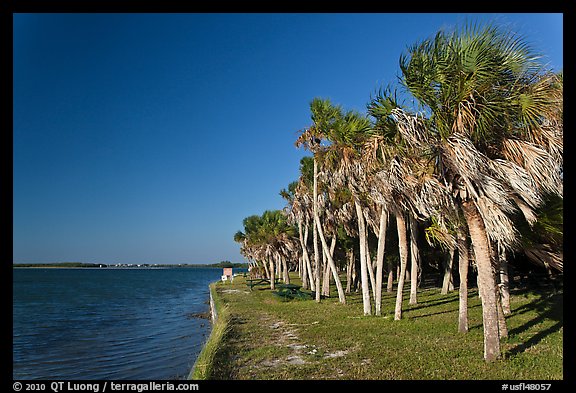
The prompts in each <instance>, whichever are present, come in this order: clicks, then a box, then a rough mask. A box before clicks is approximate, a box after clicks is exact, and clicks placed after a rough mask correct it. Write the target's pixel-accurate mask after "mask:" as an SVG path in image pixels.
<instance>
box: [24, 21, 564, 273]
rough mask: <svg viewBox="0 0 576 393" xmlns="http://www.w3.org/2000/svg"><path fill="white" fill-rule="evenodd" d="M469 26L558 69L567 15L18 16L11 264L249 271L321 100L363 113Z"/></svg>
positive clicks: (293, 172) (281, 203) (301, 153)
mask: <svg viewBox="0 0 576 393" xmlns="http://www.w3.org/2000/svg"><path fill="white" fill-rule="evenodd" d="M466 21H478V22H485V21H492V22H496V23H497V24H501V25H502V24H503V25H506V26H509V27H511V28H512V29H513V30H514V31H516V32H518V33H520V34H521V35H522V36H524V37H525V38H526V40H527V41H528V42H530V43H531V44H532V45H533V47H534V48H535V49H536V51H537V52H540V53H542V54H543V55H544V56H545V58H544V61H545V62H546V63H549V65H550V67H551V68H553V69H555V70H560V69H562V67H563V35H562V32H563V15H562V14H539V13H529V14H457V13H451V14H440V13H432V14H358V13H353V14H346V13H334V14H331V13H328V14H261V13H258V14H14V95H13V97H14V98H13V100H14V101H13V103H14V109H13V120H14V129H13V140H14V146H13V164H14V168H13V170H14V171H13V174H14V182H13V197H14V202H13V261H14V262H15V263H23V262H55V261H81V262H102V263H215V262H219V261H222V260H231V261H234V262H242V261H244V259H243V257H242V256H241V255H240V253H239V248H240V247H239V245H238V244H237V243H235V242H234V241H233V235H234V233H235V232H236V231H238V230H242V229H243V227H242V220H243V219H244V218H245V217H247V216H249V215H252V214H261V213H262V212H263V211H264V210H271V209H281V208H282V207H283V206H284V200H283V199H282V198H281V197H280V196H279V194H278V193H279V191H280V190H281V189H282V188H285V187H287V185H288V184H289V183H290V182H291V181H294V180H296V179H297V178H298V166H299V161H300V159H301V158H302V157H303V156H304V155H308V154H309V153H308V152H306V151H304V150H301V149H297V148H296V147H295V146H294V141H295V140H296V137H297V135H298V131H299V130H301V129H303V128H305V127H307V126H308V125H309V124H310V113H309V102H310V101H311V100H312V98H314V97H324V98H330V99H331V100H332V102H334V103H336V104H340V105H342V106H343V107H344V108H345V109H356V110H359V111H361V112H365V105H366V103H367V102H368V101H369V99H370V95H371V94H373V93H374V92H375V91H376V90H377V89H378V88H379V87H382V86H385V85H387V84H389V83H391V84H394V83H396V81H397V76H398V73H399V68H398V59H399V56H400V54H401V53H402V52H403V51H405V50H406V48H407V47H408V46H409V45H412V44H414V43H416V42H417V41H419V40H422V39H425V38H427V37H429V36H431V35H433V34H434V33H436V32H437V31H438V30H439V29H442V28H451V27H453V26H455V25H462V24H463V23H465V22H466Z"/></svg>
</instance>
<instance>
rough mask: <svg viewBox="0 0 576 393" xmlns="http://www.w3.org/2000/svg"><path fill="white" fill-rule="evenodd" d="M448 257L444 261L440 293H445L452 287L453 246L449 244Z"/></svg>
mask: <svg viewBox="0 0 576 393" xmlns="http://www.w3.org/2000/svg"><path fill="white" fill-rule="evenodd" d="M448 251H449V254H448V259H447V260H446V261H445V262H444V281H443V282H442V291H441V292H440V293H441V294H442V295H446V294H447V293H448V291H450V290H451V289H450V288H452V289H454V284H453V282H452V267H453V266H454V246H452V245H451V246H450V250H448Z"/></svg>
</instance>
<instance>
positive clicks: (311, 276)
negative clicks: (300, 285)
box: [304, 224, 316, 291]
mask: <svg viewBox="0 0 576 393" xmlns="http://www.w3.org/2000/svg"><path fill="white" fill-rule="evenodd" d="M309 228H310V226H309V225H308V224H306V226H305V227H304V245H305V247H306V248H305V251H304V257H305V258H306V271H307V273H308V283H309V284H310V289H311V290H312V291H316V285H315V284H314V271H313V270H312V262H310V254H308V248H307V246H306V245H307V244H308V233H309Z"/></svg>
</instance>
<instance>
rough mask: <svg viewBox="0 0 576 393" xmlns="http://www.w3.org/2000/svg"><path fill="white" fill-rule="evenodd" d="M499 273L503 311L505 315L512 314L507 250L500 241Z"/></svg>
mask: <svg viewBox="0 0 576 393" xmlns="http://www.w3.org/2000/svg"><path fill="white" fill-rule="evenodd" d="M497 247H498V273H499V279H500V280H499V281H500V285H499V288H500V298H501V300H502V311H503V312H504V315H509V314H510V281H509V278H508V261H507V260H506V250H505V249H504V247H502V245H501V244H500V243H498V246H497Z"/></svg>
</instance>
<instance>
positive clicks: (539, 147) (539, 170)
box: [400, 25, 562, 361]
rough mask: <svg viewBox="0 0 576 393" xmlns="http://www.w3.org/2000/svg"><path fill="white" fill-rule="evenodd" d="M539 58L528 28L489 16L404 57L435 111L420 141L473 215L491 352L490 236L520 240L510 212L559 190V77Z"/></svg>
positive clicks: (496, 344) (413, 88)
mask: <svg viewBox="0 0 576 393" xmlns="http://www.w3.org/2000/svg"><path fill="white" fill-rule="evenodd" d="M536 60H537V57H536V56H535V55H534V53H533V52H532V51H531V49H530V47H529V46H528V45H527V44H526V43H525V41H524V40H523V39H522V38H521V37H518V36H516V35H514V34H512V33H509V32H505V31H503V30H500V29H499V28H496V27H494V26H490V25H489V26H486V27H482V28H481V27H477V26H465V27H464V28H463V29H462V30H460V31H458V30H455V31H453V32H451V33H450V32H444V31H440V32H438V33H437V34H436V35H435V36H434V37H433V38H430V39H427V40H424V41H422V42H421V43H417V44H415V45H413V46H412V47H410V48H409V49H408V53H407V54H404V55H402V56H401V58H400V68H401V70H402V80H403V84H404V85H405V86H406V87H407V88H408V90H409V92H410V93H411V94H412V95H413V96H414V97H415V98H416V99H417V100H418V101H419V102H420V103H421V104H422V105H423V106H424V108H425V109H426V110H427V111H428V113H429V116H430V117H429V121H428V122H427V132H426V135H423V136H424V137H423V138H415V139H414V140H413V143H414V145H415V146H417V147H419V148H421V149H423V150H424V149H427V150H429V151H431V153H430V155H431V156H433V162H434V163H435V166H436V172H435V173H436V175H437V176H438V177H439V179H441V181H442V182H443V183H444V184H446V185H447V186H448V187H449V188H450V189H451V190H452V191H453V195H454V201H455V203H456V204H457V206H458V207H459V208H460V209H461V211H462V213H463V217H464V218H465V221H466V223H467V227H468V233H469V235H470V239H471V242H472V246H473V249H474V255H475V259H476V262H477V266H478V277H479V280H478V282H479V290H480V294H481V298H482V311H483V325H484V358H485V359H486V360H487V361H491V360H494V359H496V358H498V357H499V355H500V341H499V328H498V299H497V298H496V293H497V292H496V290H495V288H496V279H495V275H494V272H493V271H492V263H491V256H490V243H494V244H496V243H497V242H500V243H501V244H502V245H503V246H504V247H506V248H512V247H514V245H515V243H516V242H517V235H518V233H517V231H516V230H515V228H514V226H513V223H512V221H511V219H510V215H511V214H512V213H514V212H515V211H516V210H517V209H520V211H521V212H522V213H523V214H524V215H525V217H526V218H527V219H528V220H530V219H531V218H532V217H533V214H532V211H533V209H534V208H536V207H537V206H538V205H539V204H540V203H541V192H543V191H546V192H553V193H556V194H559V195H561V194H562V180H561V168H562V144H561V142H560V140H561V135H562V126H561V125H562V120H561V118H559V115H558V114H559V111H558V107H559V106H560V107H561V103H562V91H561V83H560V82H559V79H558V77H557V76H556V75H555V74H553V73H551V72H549V71H547V70H545V69H544V68H543V67H542V66H541V64H540V63H538V62H537V61H536ZM421 136H422V135H421ZM430 146H432V149H430Z"/></svg>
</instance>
